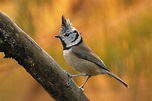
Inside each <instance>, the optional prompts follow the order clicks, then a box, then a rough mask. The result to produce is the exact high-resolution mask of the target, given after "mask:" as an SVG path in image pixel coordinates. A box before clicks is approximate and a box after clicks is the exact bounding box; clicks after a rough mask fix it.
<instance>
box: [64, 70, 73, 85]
mask: <svg viewBox="0 0 152 101" xmlns="http://www.w3.org/2000/svg"><path fill="white" fill-rule="evenodd" d="M64 72H65V73H66V74H67V76H68V84H67V86H68V87H69V86H70V85H71V81H72V75H71V74H70V73H69V72H68V71H67V70H65V71H64Z"/></svg>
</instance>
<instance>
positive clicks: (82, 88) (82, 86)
mask: <svg viewBox="0 0 152 101" xmlns="http://www.w3.org/2000/svg"><path fill="white" fill-rule="evenodd" d="M90 77H91V75H88V77H87V78H86V80H85V81H84V83H83V84H82V85H81V86H80V87H79V88H80V89H81V90H82V91H84V85H85V84H86V83H87V81H88V80H89V79H90Z"/></svg>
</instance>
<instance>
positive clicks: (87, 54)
mask: <svg viewBox="0 0 152 101" xmlns="http://www.w3.org/2000/svg"><path fill="white" fill-rule="evenodd" d="M72 51H73V52H74V54H75V55H76V56H78V57H79V58H82V59H85V60H88V61H90V62H93V63H94V64H96V65H98V66H99V67H101V68H102V69H105V70H107V71H110V70H109V69H108V68H106V66H105V64H104V63H103V61H102V60H101V59H100V58H99V57H98V56H97V55H96V54H95V53H93V52H92V51H91V49H90V48H88V47H87V46H86V45H85V43H81V44H79V45H77V46H75V47H72Z"/></svg>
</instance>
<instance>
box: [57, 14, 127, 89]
mask: <svg viewBox="0 0 152 101" xmlns="http://www.w3.org/2000/svg"><path fill="white" fill-rule="evenodd" d="M55 37H56V38H59V39H60V40H61V43H62V46H63V56H64V58H65V60H66V62H67V63H68V64H69V65H70V66H71V67H73V68H74V69H75V70H76V71H78V72H80V73H81V74H75V75H70V77H71V78H72V77H75V76H87V78H86V80H85V81H84V83H83V84H82V85H81V86H80V88H81V89H83V88H84V85H85V84H86V82H87V81H88V80H89V79H90V77H92V76H96V75H99V74H108V75H109V76H111V77H113V78H115V79H116V80H118V81H119V82H121V83H122V84H123V85H124V86H125V87H127V88H129V86H128V84H127V83H125V82H124V81H123V80H122V79H120V78H119V77H118V76H116V75H115V74H114V73H112V72H111V71H110V70H109V69H108V68H107V66H106V65H105V64H104V62H103V61H102V60H101V59H100V58H99V56H97V55H96V54H95V53H94V52H93V51H92V50H91V49H90V48H89V47H88V46H87V45H86V44H85V42H84V41H83V38H82V36H81V33H80V32H79V31H78V30H77V29H76V28H75V27H73V26H72V23H71V22H70V20H69V19H67V18H65V17H64V16H63V15H62V25H61V28H60V32H59V35H56V36H55Z"/></svg>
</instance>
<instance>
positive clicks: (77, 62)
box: [63, 49, 101, 75]
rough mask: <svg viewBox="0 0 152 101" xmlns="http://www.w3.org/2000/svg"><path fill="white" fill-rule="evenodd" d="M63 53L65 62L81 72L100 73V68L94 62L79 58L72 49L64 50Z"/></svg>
mask: <svg viewBox="0 0 152 101" xmlns="http://www.w3.org/2000/svg"><path fill="white" fill-rule="evenodd" d="M63 55H64V58H65V60H66V61H67V63H68V64H69V65H70V66H71V67H73V68H74V69H75V70H77V71H79V72H81V73H86V74H90V75H98V74H100V73H101V69H100V68H99V67H98V66H97V65H96V64H94V63H92V62H90V61H87V60H85V59H82V58H79V57H78V56H77V55H76V54H74V53H73V51H72V49H69V50H64V51H63Z"/></svg>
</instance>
